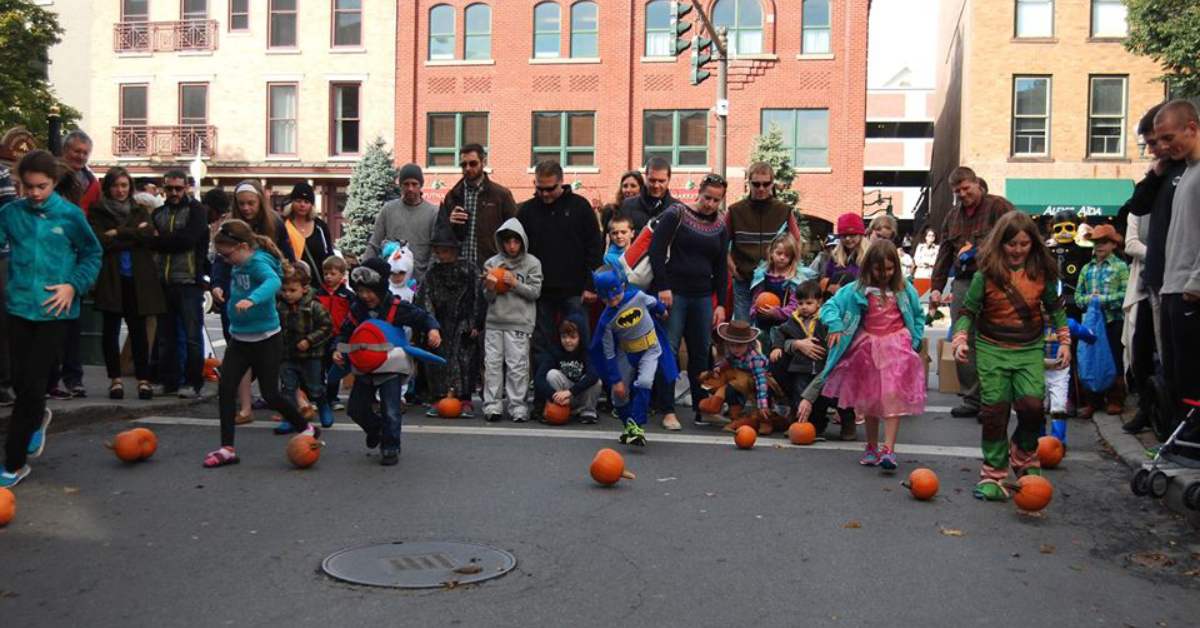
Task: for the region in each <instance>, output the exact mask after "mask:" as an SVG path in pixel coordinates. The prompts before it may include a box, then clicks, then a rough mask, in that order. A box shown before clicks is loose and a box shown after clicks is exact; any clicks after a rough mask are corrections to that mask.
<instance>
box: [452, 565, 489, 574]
mask: <svg viewBox="0 0 1200 628" xmlns="http://www.w3.org/2000/svg"><path fill="white" fill-rule="evenodd" d="M481 571H483V567H480V566H479V565H474V564H472V565H463V566H462V567H459V568H458V569H455V570H454V573H460V574H463V575H471V574H476V573H479V572H481Z"/></svg>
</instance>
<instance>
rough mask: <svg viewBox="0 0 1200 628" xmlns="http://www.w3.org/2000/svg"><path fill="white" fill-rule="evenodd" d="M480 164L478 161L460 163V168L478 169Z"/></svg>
mask: <svg viewBox="0 0 1200 628" xmlns="http://www.w3.org/2000/svg"><path fill="white" fill-rule="evenodd" d="M479 163H480V162H478V161H460V162H458V167H459V168H478V167H479Z"/></svg>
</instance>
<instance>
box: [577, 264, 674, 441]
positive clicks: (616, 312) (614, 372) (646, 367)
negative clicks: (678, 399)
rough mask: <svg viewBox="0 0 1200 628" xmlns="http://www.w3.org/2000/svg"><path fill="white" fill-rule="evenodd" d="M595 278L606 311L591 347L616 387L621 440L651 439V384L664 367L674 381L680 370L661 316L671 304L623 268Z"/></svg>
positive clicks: (604, 376)
mask: <svg viewBox="0 0 1200 628" xmlns="http://www.w3.org/2000/svg"><path fill="white" fill-rule="evenodd" d="M592 278H593V280H594V283H595V286H596V293H597V294H598V295H599V296H600V300H601V301H603V302H604V304H605V308H604V311H603V312H601V313H600V320H599V321H598V322H597V323H596V333H595V334H593V335H592V342H591V344H590V345H589V347H588V352H589V353H590V355H591V359H592V363H593V364H594V365H595V367H596V369H597V370H598V371H599V372H600V376H601V378H602V379H603V380H604V383H605V384H607V385H608V386H610V387H611V390H612V401H613V406H614V407H615V408H616V410H617V417H618V418H620V419H621V421H622V422H623V423H624V424H625V431H624V432H622V434H621V438H620V441H621V443H626V444H632V445H645V444H646V431H645V428H644V427H643V426H644V425H645V424H646V414H647V412H648V410H649V408H650V389H651V387H653V385H654V377H655V374H656V373H657V372H658V370H659V369H662V374H663V375H664V376H665V378H666V380H665V381H668V382H673V381H675V378H676V377H678V376H679V368H678V367H677V366H676V364H675V356H674V355H672V353H671V351H669V350H664V349H663V345H662V342H661V341H660V338H661V339H666V337H667V332H666V330H665V329H664V328H663V326H662V324H661V323H659V322H658V321H657V320H656V317H658V316H662V315H663V314H665V313H666V311H667V308H666V306H665V305H663V304H662V303H661V302H660V301H659V300H658V299H656V298H654V297H652V296H650V295H648V294H646V293H644V292H642V291H641V290H638V289H637V288H634V287H632V286H630V285H629V284H628V283H627V282H626V280H625V275H624V273H622V272H621V271H620V270H617V269H613V268H610V267H607V266H605V267H602V268H601V269H600V270H598V271H596V272H595V273H594V274H593V275H592Z"/></svg>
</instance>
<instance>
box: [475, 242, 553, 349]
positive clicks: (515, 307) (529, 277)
mask: <svg viewBox="0 0 1200 628" xmlns="http://www.w3.org/2000/svg"><path fill="white" fill-rule="evenodd" d="M504 231H512V232H513V233H516V234H517V237H519V238H521V252H520V253H519V254H517V256H516V257H508V256H507V255H505V254H504V244H503V243H502V242H501V241H500V234H501V233H502V232H504ZM493 238H494V240H493V243H494V245H495V247H496V250H497V251H500V252H499V253H497V254H496V255H493V256H492V257H490V258H488V260H487V261H486V262H484V263H483V270H484V272H485V273H486V272H489V271H491V270H492V269H493V268H496V267H497V266H503V267H504V268H506V269H508V270H509V271H510V272H512V273H513V274H514V275H516V277H517V285H515V286H513V287H512V288H511V289H509V290H508V291H507V292H505V293H504V294H499V293H497V292H494V291H492V290H484V291H483V296H484V299H486V300H487V302H488V312H487V322H486V328H487V329H498V330H503V331H523V332H525V333H527V334H528V333H533V325H534V321H535V320H537V306H536V305H535V302H536V301H537V300H538V297H539V296H541V294H542V263H541V261H539V260H538V258H536V257H534V256H533V255H530V254H529V238H528V237H527V236H526V235H525V228H524V227H522V226H521V221H520V220H517V219H516V218H509V219H508V220H506V221H504V224H502V225H500V228H499V229H497V230H496V233H495V235H494V236H493Z"/></svg>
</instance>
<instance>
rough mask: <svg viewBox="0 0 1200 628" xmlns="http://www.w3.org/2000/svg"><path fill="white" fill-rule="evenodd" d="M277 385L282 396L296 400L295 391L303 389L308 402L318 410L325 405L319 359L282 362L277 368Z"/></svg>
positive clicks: (323, 373) (323, 374)
mask: <svg viewBox="0 0 1200 628" xmlns="http://www.w3.org/2000/svg"><path fill="white" fill-rule="evenodd" d="M279 383H280V387H281V388H283V394H284V395H286V396H287V397H288V398H289V399H295V398H296V390H297V389H300V388H303V389H304V392H305V393H307V394H308V400H309V401H311V402H312V403H313V405H315V406H317V407H318V408H319V407H321V406H322V405H323V404H324V403H325V370H324V369H323V368H321V358H306V359H303V360H284V361H283V364H281V365H280V366H279Z"/></svg>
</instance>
